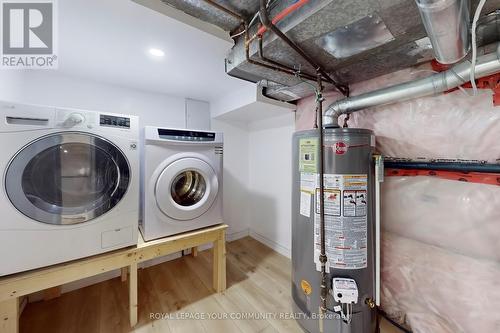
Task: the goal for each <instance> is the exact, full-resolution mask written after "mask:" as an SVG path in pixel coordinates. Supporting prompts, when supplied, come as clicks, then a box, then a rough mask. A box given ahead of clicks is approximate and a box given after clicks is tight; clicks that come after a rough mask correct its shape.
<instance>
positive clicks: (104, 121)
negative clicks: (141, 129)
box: [99, 114, 130, 128]
mask: <svg viewBox="0 0 500 333" xmlns="http://www.w3.org/2000/svg"><path fill="white" fill-rule="evenodd" d="M99 125H101V126H109V127H119V128H130V118H127V117H117V116H110V115H107V114H101V115H100V118H99Z"/></svg>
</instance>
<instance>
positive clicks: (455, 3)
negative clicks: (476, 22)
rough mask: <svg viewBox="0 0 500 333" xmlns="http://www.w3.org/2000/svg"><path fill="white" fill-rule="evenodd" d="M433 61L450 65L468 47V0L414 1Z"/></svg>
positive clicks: (464, 54)
mask: <svg viewBox="0 0 500 333" xmlns="http://www.w3.org/2000/svg"><path fill="white" fill-rule="evenodd" d="M415 2H416V3H417V7H418V10H419V11H420V16H421V17H422V22H423V24H424V27H425V31H426V32H427V36H429V39H430V41H431V44H432V50H433V51H434V54H435V56H436V60H437V61H439V62H440V63H442V64H454V63H456V62H457V61H460V60H462V59H463V58H464V57H465V56H466V55H467V53H468V52H469V50H470V44H471V38H470V13H469V8H470V1H469V0H445V1H443V0H415Z"/></svg>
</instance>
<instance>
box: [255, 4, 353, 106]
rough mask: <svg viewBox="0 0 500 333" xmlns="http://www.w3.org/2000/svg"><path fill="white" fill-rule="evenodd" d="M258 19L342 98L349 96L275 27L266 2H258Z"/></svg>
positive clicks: (346, 88) (344, 89)
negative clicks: (340, 94) (341, 95)
mask: <svg viewBox="0 0 500 333" xmlns="http://www.w3.org/2000/svg"><path fill="white" fill-rule="evenodd" d="M259 17H260V21H261V22H262V24H263V25H264V26H265V27H266V28H267V29H269V30H271V31H272V32H274V33H275V34H276V36H278V37H279V38H280V39H281V40H283V41H284V42H285V43H286V44H288V45H289V46H290V47H291V48H292V49H294V50H295V52H297V53H298V54H299V55H300V56H301V57H302V58H303V59H304V60H305V61H307V62H308V63H309V64H310V65H311V66H312V67H313V68H314V69H316V71H318V72H319V73H320V74H321V75H322V76H323V77H324V78H325V80H326V81H328V82H329V83H331V84H333V85H334V86H335V88H337V90H338V91H340V92H341V93H342V94H343V95H344V96H349V87H348V86H346V85H342V84H339V83H337V82H336V81H335V80H333V79H332V78H331V77H330V76H329V75H328V73H327V72H326V71H325V70H324V69H323V68H321V66H320V65H318V64H317V63H316V62H315V61H314V59H312V58H311V57H310V56H309V55H308V54H307V53H305V52H304V51H303V50H302V48H301V47H300V46H298V45H297V44H295V42H293V41H292V40H291V39H289V38H288V37H287V36H286V35H285V34H284V33H283V32H281V30H280V29H278V27H276V26H275V25H274V24H273V22H272V21H271V19H270V18H269V16H268V14H267V9H266V0H260V11H259Z"/></svg>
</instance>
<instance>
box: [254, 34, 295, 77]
mask: <svg viewBox="0 0 500 333" xmlns="http://www.w3.org/2000/svg"><path fill="white" fill-rule="evenodd" d="M245 58H246V61H247V62H248V63H249V64H252V65H256V66H260V67H264V68H267V69H270V70H274V71H277V72H281V73H286V74H289V75H292V76H301V77H304V74H303V73H299V72H297V71H294V70H291V69H286V68H282V67H278V66H275V65H271V64H267V63H264V62H261V61H257V60H253V59H252V58H250V42H249V34H248V26H246V24H245ZM304 78H305V77H304Z"/></svg>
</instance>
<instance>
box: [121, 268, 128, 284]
mask: <svg viewBox="0 0 500 333" xmlns="http://www.w3.org/2000/svg"><path fill="white" fill-rule="evenodd" d="M121 272H122V282H125V281H127V274H128V267H122V269H121Z"/></svg>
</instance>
